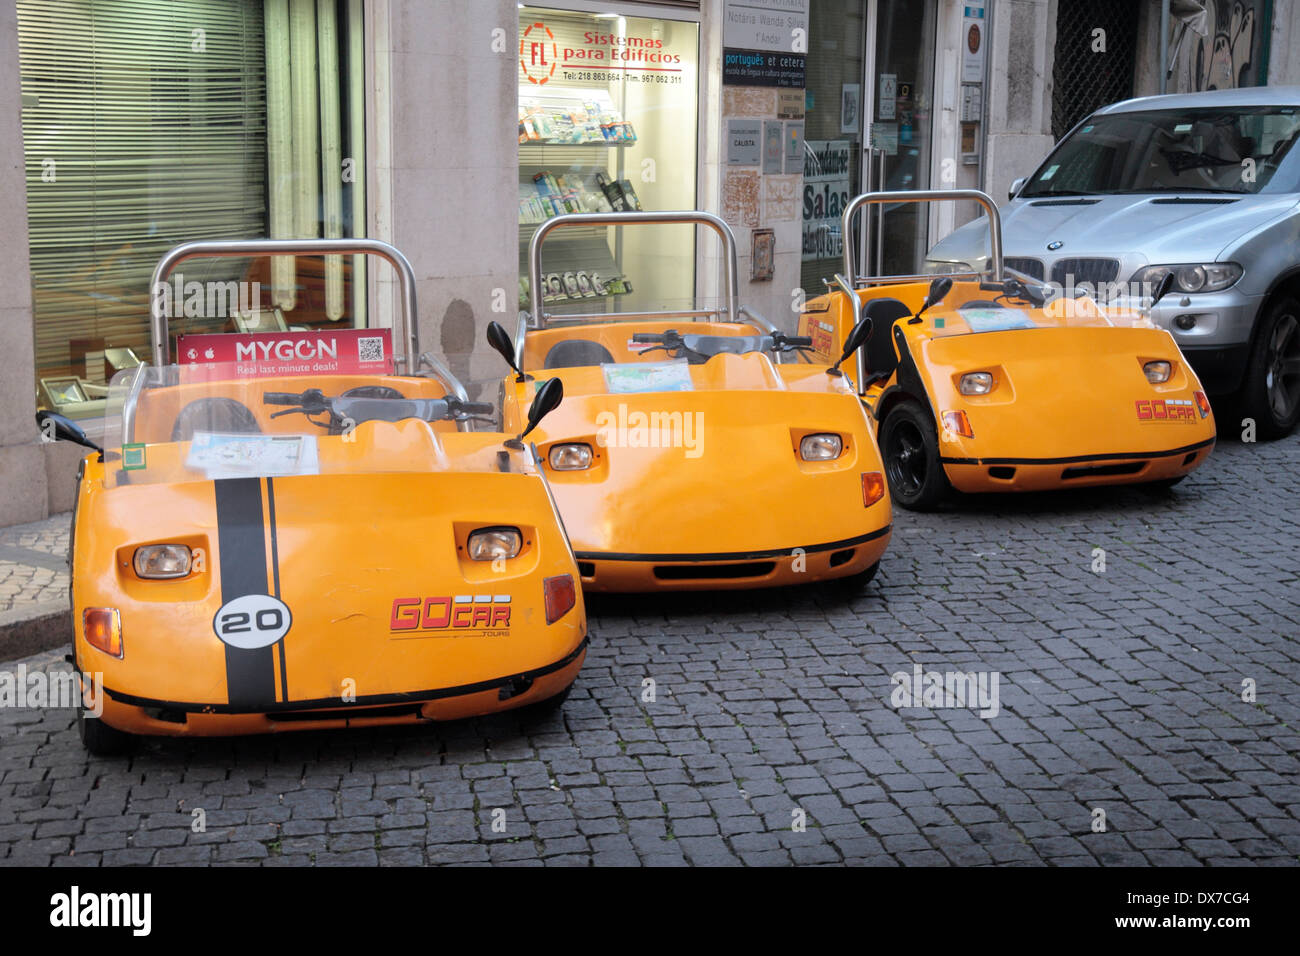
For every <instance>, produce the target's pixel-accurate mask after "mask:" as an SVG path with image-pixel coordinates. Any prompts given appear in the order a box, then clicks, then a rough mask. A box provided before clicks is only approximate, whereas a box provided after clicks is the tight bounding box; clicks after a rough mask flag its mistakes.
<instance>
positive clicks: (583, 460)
mask: <svg viewBox="0 0 1300 956" xmlns="http://www.w3.org/2000/svg"><path fill="white" fill-rule="evenodd" d="M546 458H547V460H548V461H549V462H550V463H551V469H552V470H553V471H582V470H583V469H584V468H590V467H591V446H590V445H588V444H586V443H585V442H574V443H571V444H565V445H552V446H551V450H550V453H549V454H547V456H546Z"/></svg>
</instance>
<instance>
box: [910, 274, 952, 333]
mask: <svg viewBox="0 0 1300 956" xmlns="http://www.w3.org/2000/svg"><path fill="white" fill-rule="evenodd" d="M951 288H952V279H951V278H949V277H948V276H936V277H935V278H933V279H931V280H930V291H929V292H927V293H926V294H925V301H924V302H922V303H921V307H920V308H919V309H917V310H916V315H914V316H912V317H911V318H910V319H908V320H907V324H908V325H915V324H916V323H918V322H920V321H921V316H922V315H923V314H924V312H925V310H926V309H928V308H930V306H932V305H935V304H936V303H939V302H942V301H943V297H944V296H946V295H947V294H948V291H949V290H950V289H951Z"/></svg>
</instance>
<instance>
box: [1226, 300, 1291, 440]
mask: <svg viewBox="0 0 1300 956" xmlns="http://www.w3.org/2000/svg"><path fill="white" fill-rule="evenodd" d="M1235 398H1236V401H1235V402H1234V404H1235V406H1236V407H1237V408H1238V409H1240V413H1241V415H1242V417H1244V418H1253V419H1254V420H1255V434H1256V436H1257V437H1259V438H1262V439H1266V440H1272V439H1276V438H1285V437H1286V436H1287V435H1289V434H1290V433H1291V431H1292V429H1294V428H1295V426H1296V422H1297V420H1300V300H1297V299H1295V298H1293V297H1291V296H1287V297H1285V298H1282V299H1278V300H1277V301H1276V302H1274V303H1273V304H1272V305H1271V306H1269V308H1268V311H1266V312H1265V313H1264V314H1263V315H1261V316H1260V319H1259V328H1258V331H1257V332H1256V335H1255V342H1254V345H1253V346H1252V347H1251V350H1250V359H1249V361H1248V362H1247V364H1246V375H1245V378H1244V380H1243V381H1242V385H1241V391H1239V392H1238V393H1237V395H1236V396H1235ZM1233 424H1234V426H1235V425H1236V424H1237V423H1235V422H1234V423H1233ZM1231 430H1235V428H1234V429H1230V431H1231Z"/></svg>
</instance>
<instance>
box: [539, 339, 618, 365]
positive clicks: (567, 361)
mask: <svg viewBox="0 0 1300 956" xmlns="http://www.w3.org/2000/svg"><path fill="white" fill-rule="evenodd" d="M613 362H614V356H613V354H611V353H610V351H609V349H607V348H605V346H603V345H601V344H600V343H599V342H588V341H587V340H586V339H565V340H564V341H563V342H556V343H555V344H554V345H552V346H551V350H550V351H549V352H547V353H546V361H545V362H543V363H542V368H581V367H582V366H584V365H612V364H613Z"/></svg>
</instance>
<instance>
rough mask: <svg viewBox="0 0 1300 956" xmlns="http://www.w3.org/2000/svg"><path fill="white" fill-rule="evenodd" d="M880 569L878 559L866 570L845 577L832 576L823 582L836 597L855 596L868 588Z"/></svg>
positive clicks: (827, 589) (826, 588)
mask: <svg viewBox="0 0 1300 956" xmlns="http://www.w3.org/2000/svg"><path fill="white" fill-rule="evenodd" d="M879 570H880V562H879V561H877V562H876V563H875V564H873V565H872V566H871V567H869V568H867V569H866V570H865V571H859V572H858V573H857V574H850V575H849V576H848V577H844V578H831V579H830V580H829V581H824V582H822V586H823V587H824V588H825V590H826V591H827V592H828V593H830V594H832V595H834V596H836V597H841V598H854V597H857V596H858V595H859V594H861V593H862V592H863V591H865V590H866V589H867V585H868V584H870V583H871V582H872V581H873V580H874V579H875V577H876V572H877V571H879Z"/></svg>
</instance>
